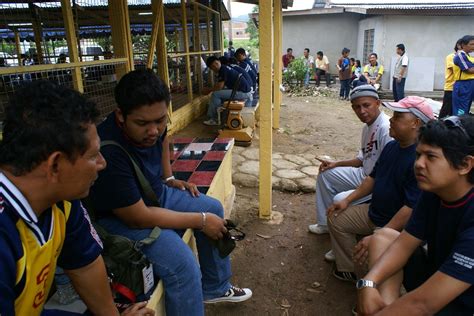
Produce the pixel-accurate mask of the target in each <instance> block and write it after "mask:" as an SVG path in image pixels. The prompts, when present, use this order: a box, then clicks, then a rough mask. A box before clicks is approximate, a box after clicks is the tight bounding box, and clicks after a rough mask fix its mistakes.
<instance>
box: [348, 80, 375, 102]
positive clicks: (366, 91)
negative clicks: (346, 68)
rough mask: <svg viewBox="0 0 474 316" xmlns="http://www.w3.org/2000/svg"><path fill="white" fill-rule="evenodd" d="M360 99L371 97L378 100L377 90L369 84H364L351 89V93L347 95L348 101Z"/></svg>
mask: <svg viewBox="0 0 474 316" xmlns="http://www.w3.org/2000/svg"><path fill="white" fill-rule="evenodd" d="M360 97H372V98H375V99H377V100H378V99H379V94H378V93H377V90H376V89H375V88H374V87H373V86H372V85H370V84H364V85H361V86H357V87H355V88H354V89H352V91H351V93H350V94H349V98H350V100H351V101H352V100H355V99H357V98H360Z"/></svg>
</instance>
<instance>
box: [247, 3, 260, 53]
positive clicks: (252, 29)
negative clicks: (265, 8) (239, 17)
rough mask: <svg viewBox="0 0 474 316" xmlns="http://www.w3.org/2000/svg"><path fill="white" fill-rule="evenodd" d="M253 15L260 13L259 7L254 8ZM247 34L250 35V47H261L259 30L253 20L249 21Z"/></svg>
mask: <svg viewBox="0 0 474 316" xmlns="http://www.w3.org/2000/svg"><path fill="white" fill-rule="evenodd" d="M252 13H258V6H255V7H253V9H252ZM245 32H247V33H249V34H250V45H251V46H254V47H258V46H259V40H258V39H259V37H258V29H257V27H256V26H255V23H253V20H252V19H249V20H248V22H247V28H246V29H245Z"/></svg>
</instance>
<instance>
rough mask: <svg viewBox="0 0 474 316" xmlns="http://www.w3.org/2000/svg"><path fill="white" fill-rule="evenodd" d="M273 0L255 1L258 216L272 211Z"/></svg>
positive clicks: (265, 215) (268, 214) (264, 216)
mask: <svg viewBox="0 0 474 316" xmlns="http://www.w3.org/2000/svg"><path fill="white" fill-rule="evenodd" d="M272 10H273V0H266V1H260V2H259V22H260V24H259V30H258V33H259V36H260V47H259V63H260V183H259V202H260V205H259V216H260V217H261V218H270V215H271V212H272V64H273V43H272V39H273V24H272Z"/></svg>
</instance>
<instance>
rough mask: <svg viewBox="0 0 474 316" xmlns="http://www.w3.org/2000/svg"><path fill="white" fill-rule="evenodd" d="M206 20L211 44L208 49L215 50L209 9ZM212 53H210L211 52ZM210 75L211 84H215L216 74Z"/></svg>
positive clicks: (208, 40) (208, 39)
mask: <svg viewBox="0 0 474 316" xmlns="http://www.w3.org/2000/svg"><path fill="white" fill-rule="evenodd" d="M206 22H207V45H208V46H209V47H208V49H209V51H213V50H214V44H213V43H212V33H211V13H210V11H209V10H207V12H206ZM209 54H210V53H209ZM209 77H210V78H211V79H210V80H209V83H210V84H211V86H214V76H213V75H212V73H211V74H209Z"/></svg>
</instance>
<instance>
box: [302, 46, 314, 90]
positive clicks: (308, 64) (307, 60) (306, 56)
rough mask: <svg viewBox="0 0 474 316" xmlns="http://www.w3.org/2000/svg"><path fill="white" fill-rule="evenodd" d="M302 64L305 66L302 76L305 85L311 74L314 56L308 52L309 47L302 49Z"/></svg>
mask: <svg viewBox="0 0 474 316" xmlns="http://www.w3.org/2000/svg"><path fill="white" fill-rule="evenodd" d="M302 59H303V61H304V64H305V66H306V75H305V77H304V86H305V87H307V86H308V84H309V78H310V77H311V74H312V73H313V68H314V58H313V56H311V55H310V54H309V48H305V49H304V51H303V57H302Z"/></svg>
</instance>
